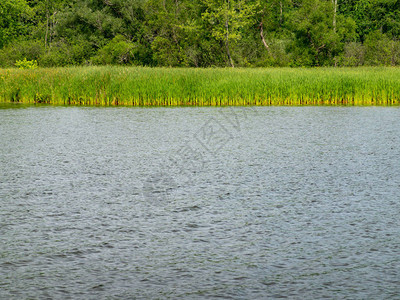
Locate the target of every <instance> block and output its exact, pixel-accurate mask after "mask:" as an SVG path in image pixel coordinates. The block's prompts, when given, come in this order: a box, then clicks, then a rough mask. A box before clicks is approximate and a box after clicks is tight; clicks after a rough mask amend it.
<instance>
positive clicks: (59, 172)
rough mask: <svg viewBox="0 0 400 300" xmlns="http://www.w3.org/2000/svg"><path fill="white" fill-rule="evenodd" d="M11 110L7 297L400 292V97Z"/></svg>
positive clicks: (3, 192)
mask: <svg viewBox="0 0 400 300" xmlns="http://www.w3.org/2000/svg"><path fill="white" fill-rule="evenodd" d="M3 108H5V107H3ZM8 108H9V109H0V141H1V147H0V201H1V206H0V298H1V299H28V298H29V299H36V298H38V299H46V298H59V299H114V298H115V299H134V298H135V299H136V298H161V299H162V298H186V299H197V298H217V297H222V298H234V299H259V298H290V299H315V298H336V299H340V298H348V299H399V295H400V250H399V245H400V230H399V225H400V224H399V218H400V217H399V216H400V109H399V108H382V107H368V108H367V107H358V108H350V107H291V108H289V107H273V108H269V107H268V108H267V107H264V108H78V107H20V106H11V107H10V106H8Z"/></svg>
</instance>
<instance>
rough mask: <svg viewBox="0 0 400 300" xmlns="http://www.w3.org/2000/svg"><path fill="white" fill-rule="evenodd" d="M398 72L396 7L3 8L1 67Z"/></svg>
mask: <svg viewBox="0 0 400 300" xmlns="http://www.w3.org/2000/svg"><path fill="white" fill-rule="evenodd" d="M25 58H26V59H28V60H34V59H35V60H37V61H38V63H39V66H42V67H46V66H47V67H50V66H68V65H91V64H92V65H100V64H123V65H141V66H171V67H213V66H219V67H228V66H230V67H249V66H255V67H259V66H360V65H398V64H399V61H400V0H199V1H192V0H2V1H0V66H1V67H12V66H14V65H15V62H16V61H17V60H23V59H25Z"/></svg>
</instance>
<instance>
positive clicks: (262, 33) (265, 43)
mask: <svg viewBox="0 0 400 300" xmlns="http://www.w3.org/2000/svg"><path fill="white" fill-rule="evenodd" d="M259 27H260V36H261V41H262V43H263V44H264V47H265V49H267V51H268V54H269V55H272V53H271V49H270V48H269V46H268V44H267V42H266V41H265V38H264V27H263V23H262V22H261V23H260V25H259Z"/></svg>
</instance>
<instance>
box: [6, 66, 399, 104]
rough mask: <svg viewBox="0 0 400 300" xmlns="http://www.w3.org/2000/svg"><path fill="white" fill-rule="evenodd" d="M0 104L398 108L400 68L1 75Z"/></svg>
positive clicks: (78, 71) (80, 71) (114, 70)
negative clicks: (354, 106) (372, 106)
mask: <svg viewBox="0 0 400 300" xmlns="http://www.w3.org/2000/svg"><path fill="white" fill-rule="evenodd" d="M0 102H22V103H49V104H53V105H101V106H109V105H133V106H180V105H195V106H220V105H221V106H222V105H399V103H400V68H364V67H363V68H318V69H290V68H281V69H171V68H141V67H72V68H53V69H42V68H39V69H35V70H17V69H2V70H0Z"/></svg>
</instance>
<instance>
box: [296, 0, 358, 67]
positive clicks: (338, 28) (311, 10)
mask: <svg viewBox="0 0 400 300" xmlns="http://www.w3.org/2000/svg"><path fill="white" fill-rule="evenodd" d="M333 14H334V11H333V10H332V7H331V4H330V3H329V2H328V1H323V0H303V2H302V4H301V7H300V8H299V9H298V10H296V11H295V12H294V13H293V15H292V20H291V27H292V30H293V32H294V34H295V40H294V42H293V45H292V50H293V53H294V54H295V61H297V62H298V63H299V64H300V65H308V66H321V65H329V64H332V63H333V62H334V60H333V59H334V58H335V57H336V56H337V55H338V54H339V53H340V52H341V51H343V47H344V42H349V41H352V40H354V39H355V23H354V21H353V20H352V19H350V18H344V17H342V16H340V18H339V16H337V22H336V23H335V27H334V23H333V22H332V19H333Z"/></svg>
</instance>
